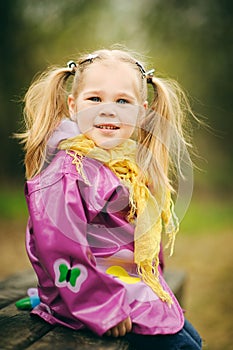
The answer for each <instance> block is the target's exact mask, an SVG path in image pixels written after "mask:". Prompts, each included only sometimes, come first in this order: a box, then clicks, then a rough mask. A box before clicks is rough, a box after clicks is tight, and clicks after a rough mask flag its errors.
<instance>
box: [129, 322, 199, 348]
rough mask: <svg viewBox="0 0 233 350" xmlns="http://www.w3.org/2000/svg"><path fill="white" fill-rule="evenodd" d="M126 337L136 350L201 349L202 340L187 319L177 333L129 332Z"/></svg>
mask: <svg viewBox="0 0 233 350" xmlns="http://www.w3.org/2000/svg"><path fill="white" fill-rule="evenodd" d="M125 337H126V339H127V340H128V341H129V343H130V344H132V345H133V346H134V348H135V349H136V350H201V349H202V341H201V338H200V336H199V334H198V333H197V331H196V330H195V329H194V327H193V326H192V325H191V324H190V323H189V322H188V321H187V320H185V324H184V327H183V328H182V329H181V331H179V332H178V333H176V334H168V335H141V334H133V333H128V334H127V335H126V336H125Z"/></svg>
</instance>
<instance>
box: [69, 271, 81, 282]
mask: <svg viewBox="0 0 233 350" xmlns="http://www.w3.org/2000/svg"><path fill="white" fill-rule="evenodd" d="M80 274H81V271H80V269H79V268H78V267H75V268H74V269H71V273H70V284H71V286H72V287H75V284H76V281H77V278H78V277H79V275H80Z"/></svg>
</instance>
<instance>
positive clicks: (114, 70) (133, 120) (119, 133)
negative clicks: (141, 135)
mask: <svg viewBox="0 0 233 350" xmlns="http://www.w3.org/2000/svg"><path fill="white" fill-rule="evenodd" d="M139 78H141V77H140V76H138V74H136V71H135V69H133V68H132V67H130V66H129V64H127V63H124V62H120V61H115V60H114V61H112V60H105V61H96V62H93V63H90V65H89V66H88V67H87V68H86V69H85V71H84V72H83V73H82V80H81V82H80V86H79V91H78V95H77V98H76V99H75V98H74V96H73V95H70V96H69V97H68V106H69V111H70V115H71V118H72V119H74V118H75V120H76V121H77V123H78V127H79V129H80V132H81V133H82V134H84V135H86V136H87V137H88V138H89V139H91V140H93V141H94V142H95V144H96V145H97V146H99V147H102V148H105V149H111V148H113V147H115V146H117V145H120V144H121V143H122V142H124V141H125V140H127V139H129V138H130V137H131V136H132V134H133V132H134V129H135V126H136V124H137V118H138V115H139V112H140V111H141V109H142V107H145V108H146V107H147V102H146V101H145V102H144V103H142V101H141V98H140V81H139Z"/></svg>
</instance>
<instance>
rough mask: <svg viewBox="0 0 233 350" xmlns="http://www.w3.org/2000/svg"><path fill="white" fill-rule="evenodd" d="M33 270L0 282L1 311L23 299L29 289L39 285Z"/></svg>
mask: <svg viewBox="0 0 233 350" xmlns="http://www.w3.org/2000/svg"><path fill="white" fill-rule="evenodd" d="M36 281H37V279H36V275H35V273H34V271H33V270H26V271H23V272H20V273H18V274H15V275H12V276H10V277H9V278H7V279H5V280H3V281H0V309H1V308H3V307H5V306H6V305H8V304H10V303H12V302H13V301H16V300H18V299H20V298H23V297H24V296H26V294H27V289H28V288H30V287H35V286H36V284H37V282H36Z"/></svg>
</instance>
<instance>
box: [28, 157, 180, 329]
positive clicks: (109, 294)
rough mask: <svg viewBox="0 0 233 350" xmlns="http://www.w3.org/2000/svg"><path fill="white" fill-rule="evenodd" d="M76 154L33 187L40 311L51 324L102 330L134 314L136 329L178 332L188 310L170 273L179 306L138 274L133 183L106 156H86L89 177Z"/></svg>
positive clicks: (32, 249)
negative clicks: (107, 163) (103, 158)
mask: <svg viewBox="0 0 233 350" xmlns="http://www.w3.org/2000/svg"><path fill="white" fill-rule="evenodd" d="M72 160H73V159H72V158H71V157H70V156H69V155H67V154H66V152H64V151H60V152H59V153H58V154H57V155H56V156H55V158H54V159H53V161H52V162H51V164H50V165H49V166H48V167H47V168H46V169H45V170H44V171H43V172H42V173H41V174H39V175H38V176H36V177H34V178H33V179H32V180H29V181H27V183H26V186H25V195H26V199H27V204H28V209H29V214H30V217H29V222H28V227H27V234H26V247H27V252H28V255H29V258H30V260H31V263H32V265H33V268H34V270H35V272H36V274H37V277H38V290H39V295H40V299H41V303H40V305H39V306H38V307H36V308H35V309H34V310H33V311H32V312H33V313H34V314H37V315H39V316H40V317H42V318H43V319H44V320H46V321H47V322H49V323H51V324H62V325H65V326H67V327H70V328H73V329H81V328H89V329H90V330H92V331H93V332H95V333H97V334H98V335H103V334H104V333H105V332H106V331H107V330H108V329H109V328H111V327H113V326H115V325H116V324H118V323H119V322H120V321H122V320H124V319H125V318H127V316H129V315H130V317H131V319H132V323H133V329H132V331H133V332H134V333H138V334H150V335H152V334H174V333H176V332H178V331H179V330H180V329H182V327H183V324H184V316H183V312H182V309H181V307H180V306H179V304H178V302H177V300H176V299H175V297H174V295H173V294H172V292H171V291H170V289H169V287H168V286H167V284H166V282H165V281H164V279H163V277H162V273H161V274H160V280H161V284H162V285H163V287H164V289H165V290H166V291H168V292H169V293H170V294H171V296H172V299H173V304H172V305H171V306H169V305H168V304H167V303H165V302H162V301H161V300H160V299H159V298H158V297H157V295H156V294H155V293H154V292H153V291H152V290H151V288H150V287H149V286H147V285H146V284H145V283H144V282H143V281H141V280H140V278H139V277H138V275H137V272H136V265H135V264H134V261H133V251H134V225H133V224H131V223H129V222H128V221H127V220H126V219H125V217H126V215H127V212H128V209H129V207H128V203H129V193H128V189H127V188H126V187H125V186H123V185H122V184H121V183H120V180H119V179H118V178H117V177H116V176H115V175H114V174H113V173H112V172H111V170H110V169H108V168H107V167H105V166H103V164H102V163H101V162H99V161H97V160H94V159H90V158H84V159H83V171H84V173H85V179H84V178H83V177H82V176H81V175H80V174H79V173H78V172H77V170H76V167H75V165H73V164H72ZM161 263H162V262H161ZM160 270H161V268H160Z"/></svg>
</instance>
